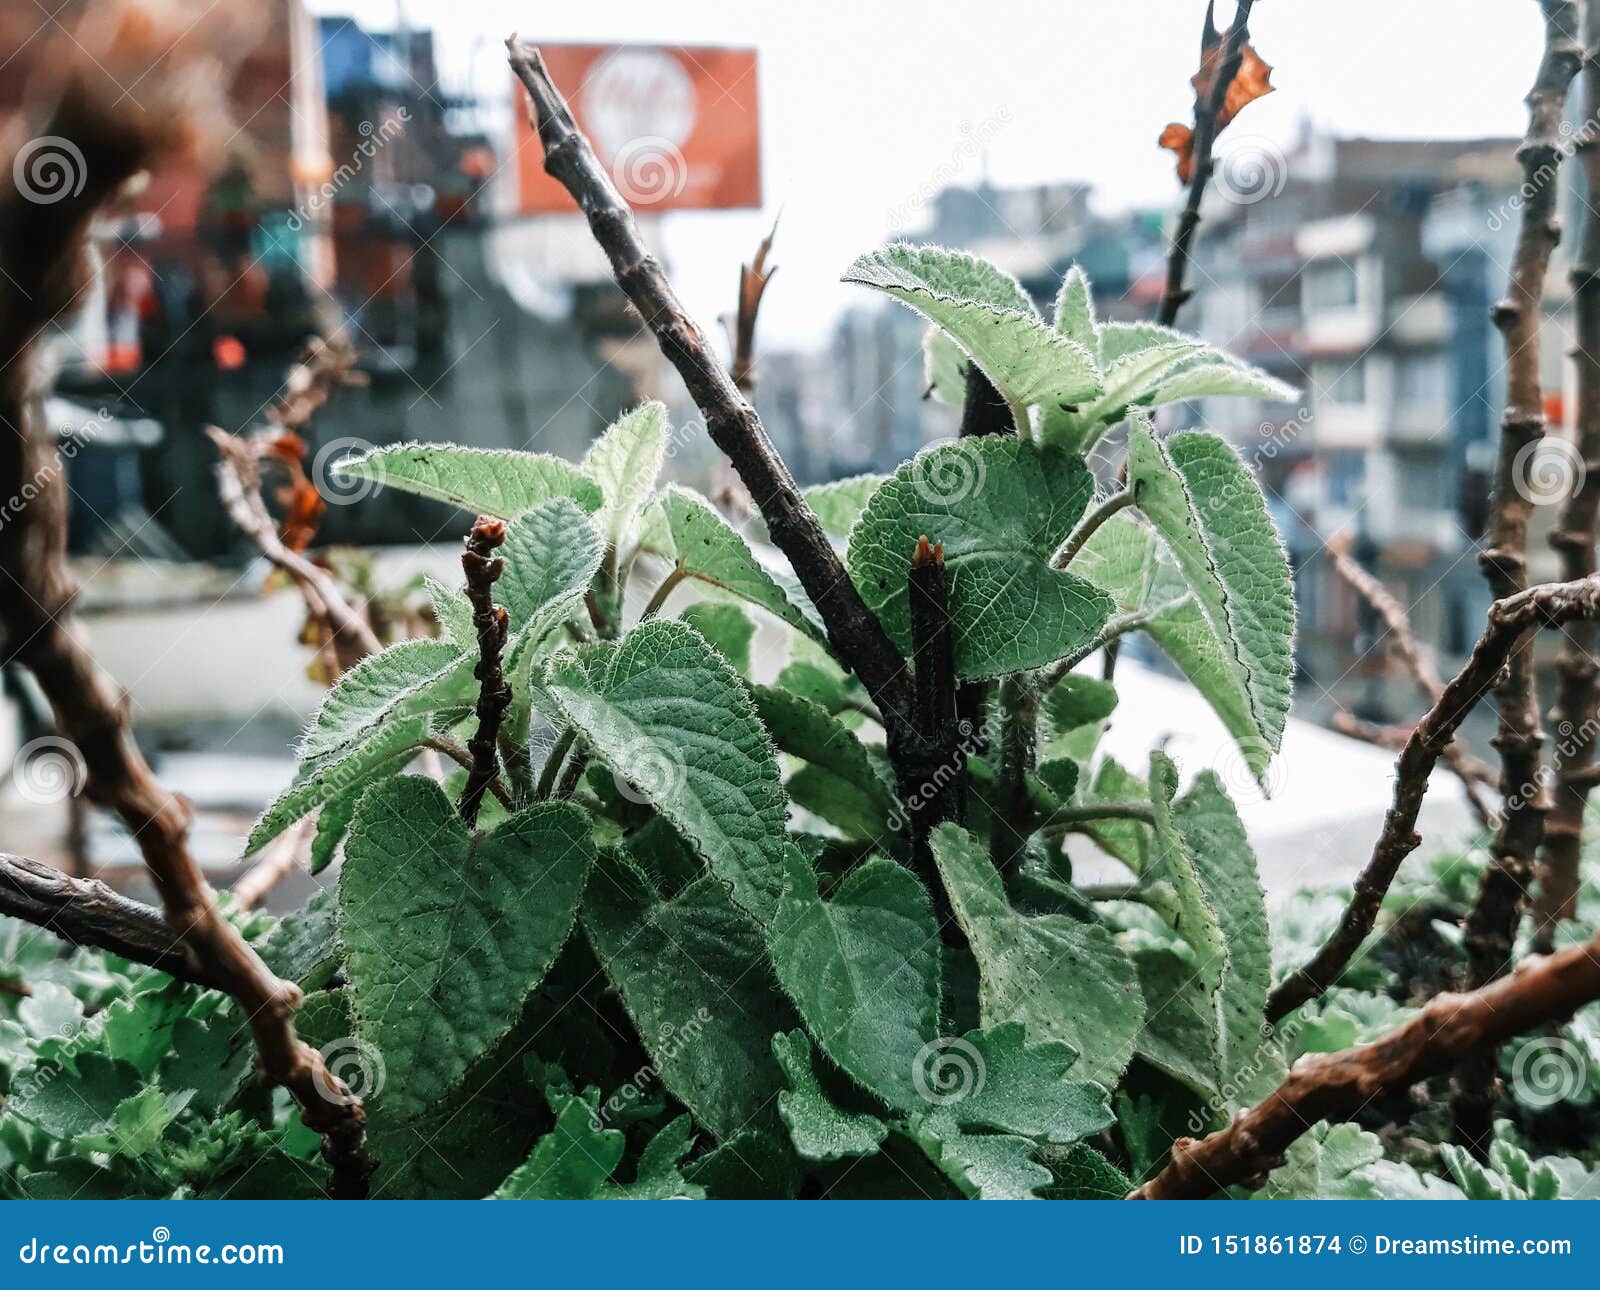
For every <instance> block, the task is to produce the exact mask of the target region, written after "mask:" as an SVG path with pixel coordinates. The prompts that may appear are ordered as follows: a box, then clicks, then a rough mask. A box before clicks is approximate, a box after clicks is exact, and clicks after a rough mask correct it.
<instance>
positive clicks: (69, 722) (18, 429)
mask: <svg viewBox="0 0 1600 1290" xmlns="http://www.w3.org/2000/svg"><path fill="white" fill-rule="evenodd" d="M173 19H174V21H167V20H163V19H162V18H158V17H157V16H156V15H155V14H154V13H152V12H151V11H149V10H148V9H146V8H144V7H142V6H140V5H138V4H135V3H131V2H130V3H126V4H120V5H116V6H114V7H112V6H104V7H102V8H101V9H99V10H98V11H97V12H96V13H95V15H94V16H93V18H92V19H85V24H84V25H83V27H82V28H81V30H80V31H79V32H77V33H75V34H74V35H73V36H72V37H71V38H70V39H71V41H72V44H71V46H70V47H68V46H63V47H62V49H61V51H60V54H61V57H60V58H59V59H46V60H44V65H45V66H47V67H50V68H51V69H52V71H54V72H55V73H56V77H57V86H56V91H57V92H56V94H55V96H54V107H53V108H52V110H51V111H50V113H49V115H48V116H47V117H45V118H43V119H38V120H35V121H34V122H32V123H31V126H32V129H33V133H35V135H53V136H56V137H57V138H60V139H65V140H69V141H71V143H72V145H73V146H74V148H75V149H76V150H77V152H78V153H80V154H81V157H82V162H83V164H82V173H81V175H80V176H79V178H80V179H81V180H82V183H81V187H79V188H78V189H76V190H74V191H73V192H71V193H69V194H66V195H64V196H63V197H62V198H61V200H58V201H56V202H54V203H52V204H40V203H36V202H33V201H30V200H28V198H27V197H26V196H25V195H24V194H23V193H21V192H20V191H18V189H17V187H16V186H15V184H14V183H7V184H5V185H4V186H3V187H0V270H3V271H4V273H5V276H6V277H7V278H8V279H9V286H8V289H7V290H6V291H5V292H3V293H0V423H3V430H0V492H4V493H7V494H9V495H12V496H20V495H21V490H22V488H23V485H24V483H25V482H28V483H31V484H32V485H33V487H34V491H35V492H36V496H35V498H34V500H33V502H32V503H31V504H30V505H29V506H28V507H27V508H25V509H24V510H22V511H21V512H20V513H19V514H18V516H17V517H16V519H15V521H14V522H13V523H10V524H7V525H6V526H4V528H3V529H0V569H3V570H4V572H5V575H6V576H5V577H4V578H3V579H0V621H3V624H4V627H5V632H6V637H7V645H8V649H9V657H10V658H12V659H14V660H16V661H18V662H20V663H22V664H23V665H24V666H26V667H27V668H28V669H29V670H30V671H31V672H32V673H33V674H34V676H35V677H36V678H37V680H38V682H39V685H40V688H41V690H43V692H44V694H45V695H46V697H47V698H48V700H49V702H50V705H51V707H52V709H53V710H54V713H55V718H56V724H57V727H58V728H59V729H60V731H61V732H62V734H63V735H64V736H66V737H67V738H68V739H70V740H71V741H72V742H73V743H74V744H76V745H77V747H78V750H79V752H80V753H81V754H82V756H83V759H84V764H85V766H86V768H87V771H88V777H87V786H86V791H87V794H88V796H89V799H90V800H91V801H93V802H94V803H96V804H97V805H100V806H103V807H106V808H108V809H110V810H113V811H115V812H116V814H117V815H118V816H119V817H120V818H121V820H122V821H123V823H124V824H125V825H126V826H127V828H128V830H129V832H130V833H132V835H133V837H134V838H135V840H136V841H137V843H138V845H139V848H140V851H141V852H142V854H143V856H144V861H145V864H146V866H147V867H148V868H149V870H150V873H151V876H152V877H153V878H154V879H155V883H156V887H157V889H158V891H159V892H160V894H161V901H162V905H163V909H164V917H165V921H166V924H167V925H168V927H169V928H170V929H171V935H172V936H173V937H174V939H175V940H178V941H180V942H181V944H182V945H183V947H184V949H185V952H186V954H187V955H188V956H190V958H191V959H192V961H193V963H194V964H195V965H196V966H197V970H198V971H200V972H201V973H203V974H204V976H205V977H206V978H208V979H209V980H210V981H211V982H213V983H214V984H215V985H216V986H217V987H218V988H220V989H222V990H224V991H225V992H226V993H228V994H229V995H231V996H232V997H233V998H234V999H235V1000H237V1001H238V1003H239V1005H240V1007H241V1008H242V1009H243V1011H244V1013H245V1015H246V1017H247V1018H248V1019H249V1021H250V1026H251V1029H252V1031H253V1033H254V1037H255V1043H256V1050H257V1054H258V1056H259V1058H260V1061H261V1066H262V1069H263V1071H264V1072H265V1074H266V1076H267V1078H268V1079H270V1080H271V1081H273V1082H274V1083H277V1084H281V1085H283V1086H284V1087H285V1088H287V1089H288V1090H289V1091H290V1092H291V1093H292V1094H293V1096H294V1097H295V1099H296V1101H298V1102H299V1103H300V1106H301V1108H302V1110H301V1118H302V1119H303V1120H304V1121H305V1123H306V1124H307V1125H308V1126H309V1127H311V1128H312V1129H314V1130H315V1131H316V1132H318V1133H320V1134H321V1135H322V1138H323V1154H324V1155H325V1156H326V1157H327V1159H328V1161H329V1162H330V1164H331V1165H332V1166H333V1176H332V1181H331V1184H330V1190H331V1192H332V1193H333V1194H334V1195H335V1196H341V1197H344V1196H362V1195H365V1194H366V1190H367V1177H368V1175H369V1174H370V1172H371V1170H372V1163H371V1161H370V1160H369V1158H368V1156H367V1153H366V1142H365V1127H364V1126H365V1115H364V1112H363V1109H362V1105H361V1102H360V1100H359V1099H358V1098H356V1097H354V1096H352V1095H351V1094H350V1093H349V1090H348V1089H346V1088H345V1086H344V1085H343V1083H342V1082H340V1081H339V1080H338V1079H337V1077H335V1076H333V1075H332V1074H331V1073H330V1072H329V1071H328V1070H327V1068H326V1066H325V1065H324V1063H323V1060H322V1057H321V1055H320V1054H319V1053H318V1052H317V1051H316V1050H315V1049H313V1048H311V1047H309V1046H308V1045H307V1044H305V1043H304V1042H302V1041H301V1040H300V1039H299V1038H298V1036H297V1035H296V1034H295V1029H294V1011H295V1009H296V1008H297V1007H298V1006H299V1003H300V991H299V990H298V989H297V988H296V987H295V986H294V985H292V984H291V983H289V982H287V981H282V980H279V979H278V978H277V977H276V976H274V975H273V974H272V972H271V971H269V970H268V969H267V967H266V965H265V964H264V963H263V962H262V961H261V959H260V957H259V956H258V955H257V954H256V953H255V951H254V950H253V949H251V948H250V946H249V945H248V944H246V942H245V941H244V940H243V938H242V937H241V936H240V935H239V933H238V931H237V930H236V929H235V928H234V927H233V926H232V925H231V924H230V923H229V922H228V921H227V920H226V919H224V918H223V917H222V916H221V914H220V913H219V912H218V910H217V907H216V903H215V901H214V899H213V894H212V891H211V889H210V887H209V885H208V884H207V883H206V881H205V878H204V876H203V875H202V873H201V870H200V867H199V865H198V863H197V862H196V861H195V858H194V855H193V853H192V852H191V851H190V849H189V840H188V836H189V825H190V820H191V810H190V807H189V805H188V803H186V802H185V801H183V800H182V799H181V798H179V797H177V796H175V795H174V794H172V793H170V792H168V791H167V790H166V789H165V788H164V787H162V785H161V784H160V783H159V782H158V781H157V780H156V778H155V776H154V775H153V774H152V773H151V771H150V767H149V765H148V764H147V763H146V762H145V760H144V758H143V757H142V756H141V755H140V753H139V750H138V748H137V746H136V745H135V744H134V742H133V739H132V736H131V734H130V732H129V729H128V719H127V705H126V701H125V699H124V698H123V696H121V695H120V694H119V693H118V692H117V691H116V690H115V689H114V688H113V687H112V686H111V684H110V683H109V682H108V680H107V678H106V677H105V676H104V675H103V674H102V673H101V672H100V670H99V668H98V666H97V665H96V663H95V661H94V659H93V657H92V656H91V655H90V653H89V652H88V650H87V649H86V648H85V647H84V645H83V644H82V642H81V641H79V640H78V639H77V637H76V636H75V635H74V634H73V632H72V631H71V629H70V614H71V608H72V604H73V601H74V599H75V598H76V595H77V588H76V586H75V584H74V583H73V580H72V578H71V575H70V574H69V573H68V570H67V566H66V559H65V545H66V488H65V480H64V478H63V475H62V468H61V463H60V461H59V460H58V459H57V458H56V456H55V454H54V451H53V448H52V447H51V446H50V445H49V444H48V443H47V442H46V440H45V438H44V431H43V429H42V428H40V427H39V426H38V425H37V417H36V415H35V414H36V412H37V397H38V394H37V390H36V389H35V387H34V386H33V384H32V378H33V360H34V357H35V355H34V349H35V346H36V344H37V342H38V340H39V338H40V335H41V334H42V333H43V331H44V330H45V329H46V328H47V327H48V326H49V325H50V323H51V322H52V321H53V320H54V319H56V318H58V317H60V316H62V315H63V314H64V313H65V312H66V311H67V310H69V309H70V308H71V307H72V305H73V304H74V302H75V301H76V300H77V298H78V296H79V294H80V292H81V290H82V287H83V285H84V284H85V282H86V281H87V279H88V264H87V258H88V257H87V254H86V251H87V239H88V234H89V225H90V221H91V219H92V218H93V216H94V213H95V211H96V210H97V209H98V208H99V207H100V205H101V204H102V203H103V202H105V201H106V200H107V199H109V198H110V197H111V196H112V195H113V194H114V193H115V192H117V191H118V190H119V189H120V188H121V187H122V185H123V184H124V183H125V182H126V181H127V180H128V179H130V178H131V177H132V176H133V175H135V174H137V173H138V172H139V171H141V170H144V169H147V168H151V167H154V166H156V165H158V164H159V163H160V162H162V161H163V160H166V159H169V158H175V157H181V156H183V155H184V154H185V153H188V152H190V151H191V150H192V149H193V146H194V145H195V143H196V142H197V139H196V136H195V134H194V129H195V127H194V123H195V122H207V121H213V120H217V119H220V117H221V107H220V105H219V104H218V103H216V102H215V99H216V96H217V87H218V86H219V85H221V84H225V83H226V79H227V78H226V72H225V66H224V64H223V61H222V59H221V57H220V54H219V51H223V50H228V51H232V50H235V49H237V48H239V47H240V45H239V38H238V34H237V33H236V32H231V31H228V30H226V29H225V27H224V24H231V23H232V20H231V19H229V18H227V17H226V16H224V15H222V14H220V13H218V12H217V11H215V10H213V11H211V12H209V13H208V14H205V15H202V16H201V17H200V18H199V19H198V20H195V21H194V22H192V23H191V24H190V25H189V26H188V27H187V28H184V27H183V26H181V25H178V24H181V22H182V21H183V20H182V17H181V16H180V15H173ZM219 28H223V29H221V30H219ZM243 47H246V48H247V47H248V41H245V42H244V45H243ZM119 72H120V73H121V76H120V79H121V80H122V82H123V83H126V82H127V81H129V80H132V79H133V78H135V77H138V78H139V79H140V80H141V81H143V82H144V83H145V84H147V85H149V86H150V87H151V92H150V93H149V94H145V95H141V99H142V102H134V101H132V100H130V99H129V98H128V96H127V95H126V94H124V93H123V92H122V91H121V90H120V89H119V88H118V80H119V75H118V73H119ZM0 173H3V174H4V175H6V176H13V175H14V173H15V170H14V168H13V167H11V166H6V167H5V168H4V170H3V172H0Z"/></svg>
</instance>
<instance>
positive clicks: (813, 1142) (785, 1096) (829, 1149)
mask: <svg viewBox="0 0 1600 1290" xmlns="http://www.w3.org/2000/svg"><path fill="white" fill-rule="evenodd" d="M772 1051H773V1054H774V1055H775V1056H776V1058H777V1060H778V1065H779V1066H780V1067H782V1068H783V1073H784V1077H785V1078H786V1079H787V1080H788V1083H789V1087H788V1088H787V1089H786V1090H784V1091H783V1092H781V1093H779V1094H778V1114H779V1115H780V1116H781V1117H782V1119H783V1123H784V1124H785V1126H787V1128H788V1130H789V1137H790V1139H791V1140H792V1141H793V1142H794V1149H795V1150H796V1151H797V1152H799V1154H800V1157H801V1159H803V1160H814V1161H819V1162H823V1163H826V1162H827V1161H830V1160H846V1159H850V1158H852V1157H858V1156H870V1155H871V1154H872V1153H873V1152H875V1151H876V1150H877V1149H878V1148H879V1147H880V1146H882V1145H883V1140H884V1138H886V1137H887V1136H888V1134H889V1126H888V1125H887V1124H885V1123H884V1122H883V1121H882V1120H880V1119H879V1118H878V1117H877V1116H875V1115H870V1114H867V1113H866V1112H853V1111H844V1110H841V1109H840V1108H839V1107H837V1106H835V1105H834V1104H833V1103H832V1102H831V1101H829V1100H828V1096H827V1094H826V1093H824V1092H823V1091H822V1084H821V1082H820V1081H819V1080H818V1078H817V1072H816V1068H815V1066H814V1065H813V1062H814V1060H815V1052H814V1050H813V1049H812V1047H811V1041H810V1040H809V1039H808V1038H806V1035H805V1032H804V1031H801V1030H796V1031H792V1032H791V1033H789V1034H786V1035H783V1034H780V1035H774V1036H773V1037H772Z"/></svg>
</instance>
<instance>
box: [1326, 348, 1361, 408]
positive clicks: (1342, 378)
mask: <svg viewBox="0 0 1600 1290" xmlns="http://www.w3.org/2000/svg"><path fill="white" fill-rule="evenodd" d="M1316 388H1317V393H1318V395H1319V396H1320V397H1321V399H1322V400H1323V401H1325V402H1328V403H1337V404H1341V405H1344V406H1352V405H1358V404H1362V403H1365V402H1366V401H1367V364H1366V360H1365V359H1360V358H1358V359H1354V360H1350V361H1346V360H1343V359H1341V360H1339V361H1337V362H1334V363H1324V364H1322V365H1320V366H1319V367H1318V369H1317V375H1316Z"/></svg>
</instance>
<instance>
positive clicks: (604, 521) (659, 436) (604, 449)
mask: <svg viewBox="0 0 1600 1290" xmlns="http://www.w3.org/2000/svg"><path fill="white" fill-rule="evenodd" d="M666 448H667V409H666V407H665V406H664V405H662V404H661V403H658V402H656V401H655V400H654V399H652V400H650V401H649V402H648V403H641V404H640V405H639V406H638V407H636V408H635V409H634V410H633V411H632V412H629V413H627V414H626V415H624V416H622V417H620V418H618V419H617V420H616V421H614V422H613V423H612V424H611V425H610V426H609V427H608V428H607V429H606V432H605V433H604V434H602V435H601V436H600V437H599V438H598V439H596V440H595V441H594V443H593V444H592V445H591V446H590V448H589V451H588V453H587V454H586V455H585V456H584V459H583V473H584V474H586V475H588V476H589V478H590V479H592V480H594V482H595V483H597V484H598V485H600V497H601V502H600V509H599V510H597V511H596V512H595V515H594V525H595V528H596V529H597V530H599V533H600V536H601V537H602V538H604V539H605V541H606V543H607V544H608V545H610V546H614V547H618V546H621V545H622V543H623V540H624V539H625V538H626V537H627V535H628V532H629V530H631V529H632V527H633V521H634V520H635V519H636V518H637V517H638V514H639V509H640V507H642V506H643V505H644V503H645V499H646V498H647V497H649V496H650V490H651V489H652V488H654V487H655V483H656V475H657V474H659V473H660V471H661V461H662V458H663V456H664V454H665V453H666Z"/></svg>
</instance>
